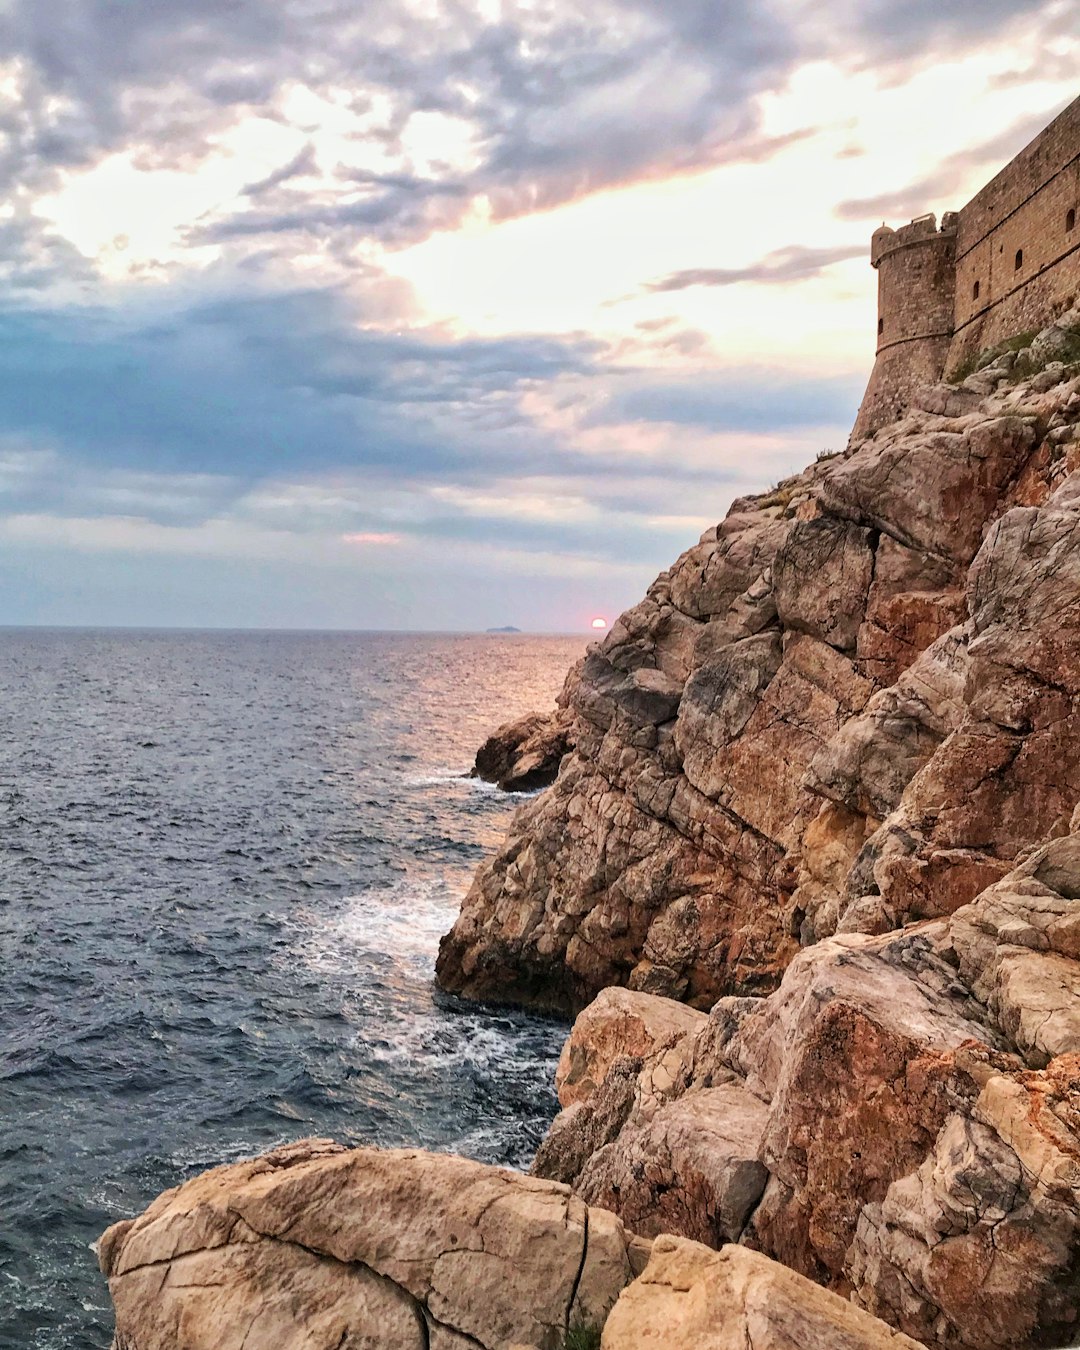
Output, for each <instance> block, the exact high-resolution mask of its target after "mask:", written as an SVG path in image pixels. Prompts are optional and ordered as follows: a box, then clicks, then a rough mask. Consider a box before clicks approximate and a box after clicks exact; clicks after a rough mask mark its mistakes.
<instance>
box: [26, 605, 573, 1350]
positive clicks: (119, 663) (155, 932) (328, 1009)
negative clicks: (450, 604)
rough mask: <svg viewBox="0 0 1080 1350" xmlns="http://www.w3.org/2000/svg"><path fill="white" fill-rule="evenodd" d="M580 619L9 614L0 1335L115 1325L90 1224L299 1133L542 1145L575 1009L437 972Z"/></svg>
mask: <svg viewBox="0 0 1080 1350" xmlns="http://www.w3.org/2000/svg"><path fill="white" fill-rule="evenodd" d="M582 646H583V643H582V641H581V640H580V639H572V638H537V637H518V636H488V637H480V636H475V637H468V636H404V635H379V634H299V633H166V632H105V631H86V632H77V631H45V630H36V631H35V630H7V631H0V746H2V751H0V1347H2V1348H3V1350H27V1348H29V1347H35V1348H42V1347H49V1348H50V1350H59V1348H60V1347H63V1350H84V1348H85V1350H105V1348H106V1347H107V1346H108V1344H109V1339H110V1336H111V1319H110V1314H109V1308H108V1300H107V1296H106V1293H105V1290H104V1287H103V1282H102V1281H101V1279H100V1277H99V1276H98V1274H97V1268H96V1262H95V1260H94V1256H93V1253H92V1252H91V1250H90V1243H91V1242H92V1241H93V1240H94V1239H95V1238H96V1237H97V1236H98V1235H99V1233H100V1232H101V1230H102V1229H103V1228H104V1227H106V1226H107V1225H108V1224H109V1223H111V1222H113V1221H114V1220H115V1219H118V1218H121V1217H123V1216H127V1215H131V1214H135V1213H137V1212H138V1211H139V1210H140V1209H142V1208H143V1207H144V1206H145V1205H146V1204H147V1203H148V1201H150V1200H151V1199H152V1198H153V1197H154V1196H155V1195H156V1194H158V1193H159V1192H160V1191H161V1190H163V1189H164V1188H165V1187H168V1186H172V1185H175V1184H176V1183H178V1182H179V1181H181V1180H183V1179H184V1178H186V1177H189V1176H191V1175H192V1174H194V1173H195V1172H197V1171H199V1170H201V1169H203V1168H205V1167H209V1166H212V1165H215V1164H217V1163H220V1162H223V1161H228V1160H232V1159H235V1158H239V1157H244V1156H248V1155H251V1154H253V1153H255V1152H258V1151H261V1150H263V1149H265V1148H268V1147H270V1146H272V1145H274V1144H276V1143H278V1142H281V1141H284V1140H287V1139H296V1138H300V1137H303V1136H304V1135H329V1136H332V1137H334V1138H337V1139H340V1140H342V1141H344V1142H347V1143H348V1142H355V1143H371V1142H376V1143H381V1144H387V1145H394V1144H418V1145H422V1146H425V1147H430V1148H437V1149H453V1150H456V1151H459V1152H463V1153H466V1154H469V1155H471V1156H473V1157H476V1158H481V1159H483V1160H485V1161H492V1162H501V1163H509V1164H512V1165H522V1164H524V1163H526V1162H527V1160H528V1158H529V1157H530V1155H531V1153H532V1151H533V1149H534V1148H535V1146H536V1143H537V1142H538V1139H539V1137H540V1135H541V1134H542V1132H543V1130H544V1128H545V1127H546V1124H547V1122H548V1121H549V1120H550V1118H551V1116H552V1115H553V1113H554V1111H555V1108H556V1104H555V1100H554V1096H553V1093H552V1089H551V1077H552V1073H553V1069H554V1063H555V1058H556V1056H557V1054H558V1050H559V1047H560V1044H561V1041H562V1037H563V1035H564V1029H563V1028H561V1027H559V1026H557V1025H554V1024H552V1023H547V1022H543V1021H539V1020H536V1019H531V1018H529V1017H526V1016H524V1015H508V1014H506V1013H496V1012H491V1011H483V1010H478V1009H476V1008H470V1007H466V1006H464V1005H461V1004H458V1003H455V1002H454V1001H453V1000H450V999H447V998H446V997H445V996H442V995H439V994H437V993H436V992H435V991H434V990H433V987H432V984H431V974H432V969H433V965H434V954H435V950H436V947H437V943H438V938H439V935H440V934H441V933H442V932H444V931H445V930H446V928H447V927H448V926H449V924H450V923H451V922H452V920H453V917H454V914H455V913H456V910H457V905H458V903H459V901H460V898H461V895H462V894H463V892H464V890H465V888H466V887H467V885H468V881H469V877H470V874H471V872H472V869H473V868H474V867H475V865H476V864H477V862H478V861H479V860H480V859H481V858H482V857H483V856H484V854H485V852H486V851H487V850H489V849H490V848H492V847H493V846H494V844H495V843H496V842H497V841H498V838H499V836H500V835H501V833H502V831H503V829H504V828H505V826H506V823H507V821H508V818H509V814H510V812H511V811H512V810H513V805H514V803H513V802H512V801H510V800H508V799H507V798H505V797H503V796H501V795H500V794H498V793H496V792H495V791H494V790H493V789H491V788H489V787H487V786H485V785H483V784H480V783H477V782H475V781H470V780H467V779H463V778H462V777H460V775H461V774H462V773H463V772H464V771H465V770H466V769H467V768H468V766H469V764H470V762H471V759H472V755H473V753H474V751H475V749H476V746H477V745H478V744H479V742H480V740H481V739H482V738H483V736H484V735H485V734H486V732H487V731H489V730H490V729H491V728H492V727H493V726H494V725H495V724H496V723H497V722H499V721H502V720H505V719H506V718H508V717H512V716H516V715H518V714H519V713H521V712H524V711H526V710H528V709H530V708H534V707H547V706H550V705H551V702H552V699H553V696H554V694H555V692H556V690H557V689H558V687H559V684H560V683H561V679H562V675H563V672H564V671H565V670H566V668H567V667H568V666H569V665H570V664H571V662H572V661H573V660H574V659H575V658H576V657H577V656H578V655H580V653H581V650H582Z"/></svg>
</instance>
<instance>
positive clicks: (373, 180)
mask: <svg viewBox="0 0 1080 1350" xmlns="http://www.w3.org/2000/svg"><path fill="white" fill-rule="evenodd" d="M1078 69H1080V2H1078V0H1049V3H1031V2H1029V0H1007V2H1006V0H981V3H979V4H977V5H976V4H972V3H971V0H907V2H906V3H904V4H899V3H895V2H890V0H833V2H832V3H829V4H827V5H825V4H822V3H820V0H817V2H815V3H810V0H758V2H756V3H754V4H752V5H748V4H746V3H745V2H744V0H739V2H738V3H736V2H735V0H590V3H589V4H588V5H582V4H579V3H571V0H516V2H513V0H361V2H360V3H357V0H349V3H344V2H343V0H48V3H42V0H0V174H2V176H3V182H4V191H3V194H2V196H0V624H80V625H81V624H86V625H98V624H108V625H114V624H116V625H126V624H131V625H138V626H144V625H154V626H156V625H164V626H174V625H177V626H183V627H204V626H227V627H300V628H399V629H476V628H481V629H482V628H486V627H490V626H497V625H503V624H514V625H517V626H518V627H521V628H524V629H529V630H542V631H577V630H584V629H586V628H587V627H588V626H589V624H590V622H591V620H592V619H593V617H594V616H596V615H604V616H607V617H609V618H610V617H613V616H614V615H616V614H617V613H619V612H620V611H621V610H622V609H624V608H626V607H627V606H628V605H630V604H632V603H634V602H635V601H636V600H637V599H638V598H639V597H640V596H641V594H642V593H643V592H644V589H645V587H646V586H647V585H648V584H649V582H650V581H651V580H652V579H653V577H654V576H655V575H656V574H657V573H658V572H659V571H661V570H662V569H663V568H664V567H666V566H668V565H670V563H671V562H672V561H674V559H675V558H676V556H677V555H678V554H679V553H680V552H681V551H682V550H683V549H684V548H686V547H688V546H689V545H690V544H692V543H693V542H694V541H695V540H696V539H697V537H698V536H699V535H700V533H701V532H702V531H703V530H704V529H706V528H708V527H709V526H710V525H713V524H715V523H716V522H717V521H718V520H719V519H721V518H722V517H723V515H724V513H725V512H726V510H727V508H728V506H729V505H730V503H731V502H732V500H733V499H734V498H736V497H738V496H741V495H743V494H745V493H747V492H752V491H758V490H761V489H763V488H765V487H767V486H768V485H769V484H770V483H774V482H776V481H777V480H779V479H780V478H782V477H784V476H785V475H786V474H789V473H791V472H794V471H796V470H798V469H799V468H801V467H803V465H804V464H806V463H807V462H808V461H809V460H811V459H813V457H814V456H815V455H816V454H817V453H819V452H820V451H822V450H826V449H839V448H842V446H843V445H844V444H845V442H846V440H847V435H848V431H849V429H850V425H851V422H852V419H853V417H854V414H855V410H856V408H857V406H858V401H859V397H860V395H861V393H862V388H863V385H864V383H865V380H866V377H867V374H868V372H869V367H870V363H871V361H872V351H873V342H874V337H873V333H874V311H875V276H874V273H873V271H872V270H871V268H870V266H869V263H868V247H869V239H870V234H871V232H872V230H873V229H874V227H875V226H876V225H877V224H879V223H880V222H881V221H882V220H883V219H885V220H888V221H889V222H890V223H892V224H898V223H902V222H903V221H906V220H908V219H910V218H911V217H912V216H913V215H917V214H921V213H922V212H924V211H937V212H938V213H939V214H940V213H941V212H942V211H944V210H949V209H955V208H958V207H960V206H962V205H963V203H964V202H965V201H967V200H968V199H969V198H970V197H971V196H972V195H973V194H974V192H975V191H976V190H977V189H978V188H979V187H980V186H981V185H982V183H983V182H985V181H986V179H987V178H988V177H990V176H991V175H992V174H993V173H994V172H995V171H996V170H997V169H998V168H999V167H1001V165H1003V164H1004V163H1005V162H1007V160H1008V159H1009V158H1011V156H1012V155H1013V154H1015V152H1016V151H1017V150H1018V149H1020V148H1021V147H1022V146H1023V145H1024V144H1025V143H1026V142H1027V141H1028V140H1030V138H1031V137H1032V136H1033V135H1034V134H1035V133H1036V132H1037V131H1038V130H1039V129H1040V128H1041V127H1042V126H1043V125H1044V124H1045V123H1046V122H1047V121H1049V119H1050V118H1051V117H1052V116H1053V115H1054V114H1055V113H1056V112H1057V111H1059V110H1060V109H1061V108H1062V107H1063V106H1064V105H1065V104H1066V103H1067V102H1068V101H1069V100H1070V99H1071V98H1073V97H1075V95H1076V94H1077V92H1080V91H1078V89H1077V86H1076V78H1075V77H1076V71H1077V70H1078Z"/></svg>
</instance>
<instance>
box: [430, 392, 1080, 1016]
mask: <svg viewBox="0 0 1080 1350" xmlns="http://www.w3.org/2000/svg"><path fill="white" fill-rule="evenodd" d="M998 373H999V374H1001V375H1002V376H1004V375H1005V374H1008V372H1005V371H1001V372H998ZM1066 373H1067V372H1066ZM1010 379H1011V376H1010ZM922 402H923V404H924V407H923V408H922V409H916V410H914V411H913V412H911V413H910V414H909V415H908V416H906V417H905V418H904V419H903V421H901V422H899V423H897V424H895V425H893V426H891V427H885V428H882V429H881V430H880V431H879V432H878V433H877V434H876V435H875V436H874V437H873V438H872V439H871V440H868V441H864V442H862V443H861V444H859V445H857V446H855V447H853V448H852V449H850V450H849V451H847V452H846V453H844V454H843V455H841V456H838V457H834V458H831V459H828V460H824V461H821V462H819V463H816V464H814V465H812V466H811V467H810V468H809V469H807V470H806V471H805V472H804V473H802V474H799V475H797V476H795V477H794V478H791V479H788V480H785V481H784V482H783V483H781V484H780V485H779V486H778V487H777V488H775V489H773V490H772V491H771V492H770V493H767V494H764V495H763V496H761V497H757V498H754V497H746V498H741V499H740V500H739V501H737V502H735V503H734V504H733V506H732V508H731V510H730V512H729V514H728V516H727V518H726V519H725V520H724V521H722V522H721V523H720V524H719V525H718V526H717V527H716V528H715V529H710V530H708V531H706V532H705V533H704V534H703V535H702V538H701V540H700V541H699V542H698V543H697V544H695V545H694V546H693V547H692V548H690V549H689V550H688V551H687V552H686V553H684V554H683V556H682V557H681V558H679V559H678V560H677V561H676V562H675V563H674V564H673V566H672V567H671V568H670V569H669V570H668V571H667V572H664V573H662V574H661V576H660V577H658V578H657V580H656V581H655V582H654V584H653V586H652V587H651V588H650V589H649V592H648V595H647V596H646V597H645V599H644V600H643V601H642V602H641V603H640V604H638V605H636V606H634V608H633V609H632V610H629V611H627V613H626V614H624V615H623V616H622V617H621V618H620V619H619V620H618V621H617V622H616V623H615V624H614V625H613V626H612V629H611V631H610V633H609V634H608V636H607V638H606V639H605V640H604V641H603V642H602V643H600V644H599V645H597V646H596V647H594V648H592V649H591V650H590V652H589V654H588V656H587V657H586V659H585V660H584V662H583V664H582V665H581V667H580V670H579V671H577V672H576V674H575V677H574V679H573V680H572V681H569V682H568V685H567V690H566V692H565V709H564V712H565V715H566V717H567V719H568V725H569V731H568V739H569V743H570V745H571V749H570V751H569V753H568V754H567V755H566V756H565V758H564V759H563V761H562V765H561V769H560V771H559V775H558V777H557V779H556V781H555V783H554V784H553V786H552V787H551V788H550V789H549V791H548V792H547V793H545V794H544V795H542V796H540V797H539V798H537V799H536V801H534V802H530V803H529V804H528V805H527V807H526V808H525V810H524V811H522V812H520V813H519V814H518V816H517V817H515V819H514V821H513V823H512V825H511V832H510V836H509V838H508V839H507V841H506V844H505V846H504V847H503V848H502V850H501V851H500V852H499V853H498V854H497V855H496V856H495V857H494V858H493V859H491V860H490V861H489V862H488V863H486V864H485V865H484V866H483V867H482V868H481V869H480V871H479V872H478V874H477V876H476V879H475V881H474V884H473V887H472V889H471V890H470V892H469V895H468V896H467V897H466V899H465V902H464V904H463V907H462V912H461V916H460V918H459V919H458V921H457V923H456V924H455V925H454V928H453V930H452V932H451V933H449V934H448V935H447V937H446V938H445V939H444V941H443V944H442V947H441V950H440V955H439V961H438V967H437V978H438V980H439V982H440V983H441V984H442V985H443V987H445V988H447V989H449V990H452V991H455V992H458V993H461V994H465V995H467V996H470V997H477V998H484V999H491V1000H495V1001H502V1002H508V1003H521V1004H529V1005H533V1006H536V1007H540V1008H546V1009H550V1010H555V1011H559V1012H562V1013H576V1012H578V1011H580V1010H581V1008H583V1007H585V1006H586V1005H587V1004H588V1003H589V1002H590V1001H591V999H592V998H594V997H595V995H596V994H597V993H599V991H600V990H601V989H603V988H604V987H606V986H608V985H621V986H626V987H629V988H630V989H633V990H637V991H641V992H645V993H650V994H656V995H660V996H663V997H668V998H674V999H677V1000H679V1001H682V1002H686V1003H689V1004H691V1005H692V1006H694V1007H695V1008H699V1009H702V1010H705V1009H707V1008H709V1007H710V1006H711V1005H712V1004H713V1003H715V1001H716V1000H717V999H718V998H721V997H725V996H728V995H736V996H742V995H760V994H765V993H768V992H770V991H771V990H773V989H775V988H776V986H777V984H778V982H779V980H780V978H781V976H782V974H783V971H784V969H785V968H786V967H787V965H788V964H789V962H790V961H791V960H792V958H793V957H794V956H795V954H796V952H797V951H798V949H799V946H800V944H805V943H810V942H814V941H817V940H819V939H820V938H822V937H825V936H828V935H829V934H830V933H834V932H837V931H845V932H850V931H859V932H871V933H874V932H876V933H881V932H884V931H886V930H887V929H889V928H893V927H897V926H899V925H902V924H904V923H906V922H910V921H913V920H919V919H925V918H935V917H941V916H947V915H950V914H952V913H954V912H955V911H956V910H957V909H959V908H961V907H962V906H964V905H966V904H968V903H970V902H971V901H972V900H973V899H974V898H975V897H976V896H977V895H978V894H979V893H980V892H981V891H982V890H983V889H984V888H985V887H986V886H988V885H990V884H992V883H994V882H996V881H998V880H1000V879H1001V878H1002V877H1003V876H1005V875H1006V874H1007V873H1008V872H1009V871H1010V869H1011V868H1012V866H1013V865H1014V863H1015V862H1016V860H1017V859H1018V858H1019V857H1020V856H1021V854H1022V853H1023V851H1024V850H1025V849H1026V848H1028V847H1031V846H1032V845H1034V844H1036V843H1038V842H1039V841H1041V840H1042V839H1044V838H1046V837H1047V836H1049V835H1051V834H1053V833H1062V832H1063V831H1064V829H1065V826H1066V823H1067V817H1068V814H1069V813H1070V812H1071V810H1072V808H1073V806H1074V805H1075V803H1076V801H1077V800H1078V799H1080V751H1078V750H1077V747H1078V746H1080V734H1078V733H1080V704H1078V703H1077V700H1078V699H1080V687H1078V686H1080V675H1078V674H1077V672H1078V671H1080V446H1076V443H1075V442H1074V441H1070V442H1069V443H1068V447H1067V448H1066V447H1065V444H1064V442H1062V441H1061V439H1060V435H1059V433H1063V432H1065V431H1069V433H1070V435H1071V434H1072V433H1071V429H1072V428H1073V427H1074V425H1075V424H1077V423H1078V421H1080V380H1078V379H1076V378H1075V377H1074V378H1071V379H1058V380H1056V382H1055V383H1054V385H1053V386H1052V387H1050V388H1046V387H1044V384H1043V383H1040V382H1039V381H1032V380H1028V381H1026V382H1023V381H1021V382H1017V383H1015V384H1014V383H1007V384H1003V385H1002V386H1001V388H995V392H993V394H991V395H989V396H987V397H985V398H983V399H981V400H980V399H979V398H977V397H976V396H975V395H972V394H970V393H967V394H965V395H964V397H963V398H962V399H960V400H959V403H957V404H956V405H955V406H954V405H953V403H950V402H949V401H948V400H946V401H945V402H944V403H942V402H941V400H936V401H935V400H934V399H929V400H927V399H924V400H922ZM1055 437H1057V439H1055ZM1074 446H1076V449H1077V453H1076V454H1075V455H1074V454H1073V447H1074ZM1018 978H1019V977H1018Z"/></svg>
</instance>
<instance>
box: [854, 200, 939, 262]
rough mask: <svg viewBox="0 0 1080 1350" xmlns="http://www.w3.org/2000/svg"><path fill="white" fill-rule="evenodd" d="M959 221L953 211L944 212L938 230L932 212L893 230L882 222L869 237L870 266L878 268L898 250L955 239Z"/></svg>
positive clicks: (935, 217)
mask: <svg viewBox="0 0 1080 1350" xmlns="http://www.w3.org/2000/svg"><path fill="white" fill-rule="evenodd" d="M959 219H960V218H959V216H958V215H957V213H956V212H955V211H946V212H945V214H944V215H943V216H942V217H941V228H940V229H938V224H937V216H935V215H934V213H933V212H932V211H930V212H928V213H927V214H926V215H924V216H916V217H915V219H914V220H913V221H912V222H911V223H910V224H909V225H901V226H899V228H897V229H895V230H894V229H893V228H892V227H891V226H890V225H886V224H885V223H884V222H882V224H881V225H879V226H878V228H877V229H876V230H875V231H874V233H873V235H871V237H870V266H871V267H880V266H881V263H882V260H883V259H885V258H887V257H889V255H890V254H893V253H896V252H897V251H898V250H900V249H905V248H911V247H913V246H914V245H917V244H926V243H940V242H942V241H943V240H946V239H955V237H956V232H957V226H958V223H959Z"/></svg>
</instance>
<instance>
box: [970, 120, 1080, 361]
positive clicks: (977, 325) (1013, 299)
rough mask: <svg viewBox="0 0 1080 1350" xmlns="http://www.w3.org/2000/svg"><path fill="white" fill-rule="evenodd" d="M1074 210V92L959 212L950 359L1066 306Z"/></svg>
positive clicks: (1075, 257) (1075, 235) (1076, 229)
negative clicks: (1050, 120)
mask: <svg viewBox="0 0 1080 1350" xmlns="http://www.w3.org/2000/svg"><path fill="white" fill-rule="evenodd" d="M1070 212H1072V213H1073V215H1072V216H1070V214H1069V213H1070ZM1078 213H1080V99H1077V100H1076V101H1075V102H1074V103H1071V104H1070V105H1069V107H1068V108H1066V109H1065V111H1064V112H1063V113H1062V114H1061V116H1060V117H1057V118H1055V120H1054V121H1053V122H1051V124H1050V125H1049V126H1048V127H1047V128H1046V130H1045V131H1044V132H1042V133H1041V135H1039V136H1037V137H1036V138H1035V140H1034V141H1032V143H1031V144H1030V145H1029V146H1027V148H1026V149H1024V150H1022V151H1021V152H1020V154H1019V155H1017V157H1016V158H1015V159H1014V160H1013V161H1012V163H1011V164H1009V165H1008V166H1007V167H1006V168H1004V169H1003V170H1002V171H1001V173H999V174H998V175H997V177H995V178H993V179H991V181H990V182H989V183H987V185H986V187H984V188H983V189H982V191H981V192H979V193H978V194H977V195H976V196H975V197H973V198H972V200H971V201H970V202H969V203H968V204H967V206H965V207H964V209H963V210H962V211H961V212H960V220H959V228H958V232H957V250H956V255H957V261H956V314H955V322H954V327H955V336H954V338H953V343H952V347H951V349H950V351H949V356H948V361H949V365H950V366H953V365H957V364H959V363H960V362H961V361H963V360H964V359H965V358H966V357H968V356H971V355H973V354H975V353H976V352H979V351H982V350H984V349H985V348H987V347H992V346H994V344H995V343H998V342H1001V341H1002V340H1003V339H1005V338H1008V337H1012V336H1013V335H1014V334H1016V333H1020V332H1026V331H1030V330H1032V329H1036V328H1039V327H1041V326H1042V325H1043V324H1045V323H1048V322H1049V321H1050V320H1051V319H1053V318H1054V317H1055V316H1056V315H1057V314H1059V313H1060V312H1061V311H1062V310H1063V309H1068V308H1071V306H1072V304H1073V302H1074V300H1075V298H1076V296H1077V293H1078V292H1080V225H1078V224H1077V214H1078ZM1018 264H1019V265H1018ZM976 283H978V294H976Z"/></svg>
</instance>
